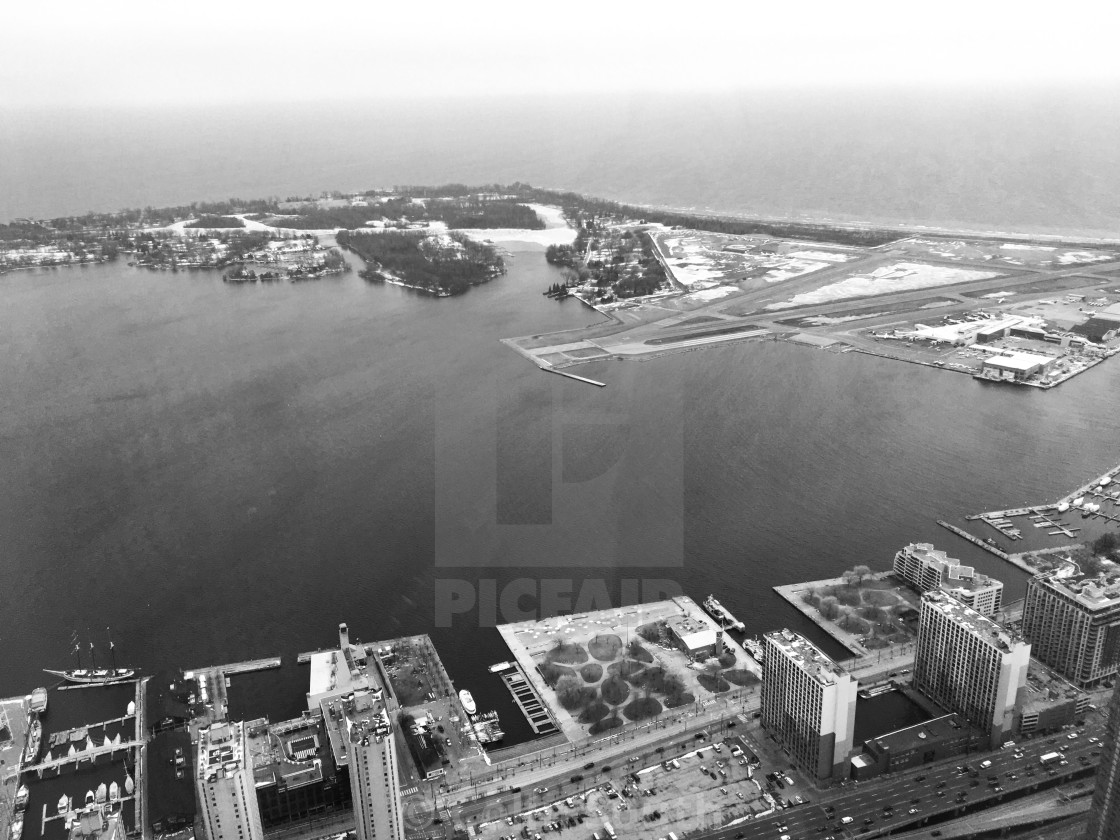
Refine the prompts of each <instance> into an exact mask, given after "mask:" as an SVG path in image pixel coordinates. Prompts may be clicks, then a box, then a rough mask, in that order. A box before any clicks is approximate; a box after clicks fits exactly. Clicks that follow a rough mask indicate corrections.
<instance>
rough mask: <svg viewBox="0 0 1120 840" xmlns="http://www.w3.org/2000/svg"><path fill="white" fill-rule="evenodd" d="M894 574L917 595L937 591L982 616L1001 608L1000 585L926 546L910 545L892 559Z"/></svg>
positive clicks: (928, 545)
mask: <svg viewBox="0 0 1120 840" xmlns="http://www.w3.org/2000/svg"><path fill="white" fill-rule="evenodd" d="M894 571H895V574H896V575H898V576H899V577H900V578H902V579H903V580H905V581H906V582H907V583H909V584H910V585H911V586H913V587H914V588H915V589H917V590H918V591H919V592H929V591H931V590H933V589H940V590H942V591H943V592H948V593H949V594H950V595H952V596H953V597H954V598H956V599H957V600H958V601H960V602H961V603H962V604H966V605H967V606H970V607H972V609H974V610H976V611H977V612H978V613H980V614H982V615H995V614H996V613H997V612H999V609H1000V607H1001V606H1003V583H1002V582H1000V581H998V580H996V579H995V578H990V577H988V576H987V575H982V574H980V573H979V572H977V571H976V569H974V568H973V567H972V566H962V565H961V561H960V560H958V559H957V558H955V557H950V556H949V555H948V554H946V553H945V552H944V551H940V550H938V549H936V548H934V547H933V545H931V544H930V543H911V544H910V545H908V546H906V547H905V548H904V549H902V550H901V551H900V552H898V553H897V554H896V555H895V556H894Z"/></svg>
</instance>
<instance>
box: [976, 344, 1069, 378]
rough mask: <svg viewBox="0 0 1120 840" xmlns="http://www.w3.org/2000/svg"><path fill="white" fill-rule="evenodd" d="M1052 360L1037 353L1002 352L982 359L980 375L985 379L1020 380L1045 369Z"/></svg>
mask: <svg viewBox="0 0 1120 840" xmlns="http://www.w3.org/2000/svg"><path fill="white" fill-rule="evenodd" d="M1053 361H1054V359H1053V357H1051V356H1040V355H1039V354H1037V353H1013V352H1010V351H1007V352H1004V353H1002V354H1001V355H999V356H992V357H990V358H987V359H985V360H984V363H983V366H982V367H981V369H980V375H981V376H983V377H985V378H987V379H1000V380H1007V381H1009V382H1022V381H1023V380H1025V379H1030V378H1031V377H1032V376H1034V375H1035V374H1036V373H1039V372H1040V371H1044V370H1046V368H1047V367H1049V366H1050V364H1052V363H1053Z"/></svg>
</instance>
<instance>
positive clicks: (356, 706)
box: [320, 691, 393, 767]
mask: <svg viewBox="0 0 1120 840" xmlns="http://www.w3.org/2000/svg"><path fill="white" fill-rule="evenodd" d="M320 702H321V708H322V711H323V726H324V728H325V729H326V731H327V737H328V738H329V739H330V745H331V753H332V754H333V756H334V762H335V766H336V767H342V766H344V765H346V764H347V762H348V761H349V755H350V744H358V743H361V742H363V741H368V740H369V739H371V738H372V739H375V740H380V739H381V738H387V737H392V732H393V727H392V722H391V721H390V719H389V710H388V708H387V706H386V703H385V697H384V694H383V693H382V692H379V691H357V692H355V693H353V694H347V695H345V696H343V697H337V696H336V697H325V698H323V700H322V701H320Z"/></svg>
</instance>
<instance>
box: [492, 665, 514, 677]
mask: <svg viewBox="0 0 1120 840" xmlns="http://www.w3.org/2000/svg"><path fill="white" fill-rule="evenodd" d="M512 667H513V663H512V662H499V663H498V664H497V665H491V666H490V673H491V674H497V673H498V672H499V671H508V670H509V669H510V668H512Z"/></svg>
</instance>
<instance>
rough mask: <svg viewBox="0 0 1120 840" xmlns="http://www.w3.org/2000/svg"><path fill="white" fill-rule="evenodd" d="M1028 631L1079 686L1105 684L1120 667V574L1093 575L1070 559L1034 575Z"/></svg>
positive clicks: (1026, 609)
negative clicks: (1083, 570)
mask: <svg viewBox="0 0 1120 840" xmlns="http://www.w3.org/2000/svg"><path fill="white" fill-rule="evenodd" d="M1023 635H1024V636H1026V637H1027V639H1029V640H1030V643H1031V645H1032V647H1033V649H1034V655H1035V657H1036V658H1037V659H1039V660H1041V661H1042V662H1045V663H1046V664H1047V665H1049V666H1050V667H1051V668H1053V669H1054V670H1055V671H1057V672H1058V673H1059V674H1061V675H1062V676H1064V677H1065V678H1066V679H1068V680H1070V681H1071V682H1072V683H1073V684H1074V685H1076V686H1079V687H1080V688H1091V687H1093V686H1097V685H1100V683H1102V682H1104V681H1105V680H1106V679H1108V678H1110V677H1112V676H1113V675H1115V674H1116V672H1117V669H1118V668H1120V573H1116V572H1113V573H1101V574H1097V575H1087V574H1083V573H1082V572H1081V569H1080V568H1079V567H1078V566H1077V564H1076V563H1073V562H1069V563H1067V564H1065V565H1064V566H1062V567H1061V568H1059V569H1056V570H1054V571H1051V572H1046V573H1044V574H1041V575H1036V576H1035V577H1033V578H1031V579H1030V581H1029V582H1028V583H1027V599H1026V603H1025V604H1024V605H1023Z"/></svg>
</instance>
